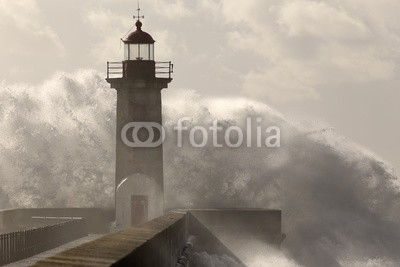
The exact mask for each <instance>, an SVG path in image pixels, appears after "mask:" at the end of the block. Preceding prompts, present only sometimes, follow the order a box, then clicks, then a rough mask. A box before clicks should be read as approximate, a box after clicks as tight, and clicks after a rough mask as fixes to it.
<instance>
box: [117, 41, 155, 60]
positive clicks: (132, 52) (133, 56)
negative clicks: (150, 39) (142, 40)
mask: <svg viewBox="0 0 400 267" xmlns="http://www.w3.org/2000/svg"><path fill="white" fill-rule="evenodd" d="M124 50H125V51H124V54H125V56H124V59H125V60H154V44H125V49H124Z"/></svg>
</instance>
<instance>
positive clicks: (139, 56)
mask: <svg viewBox="0 0 400 267" xmlns="http://www.w3.org/2000/svg"><path fill="white" fill-rule="evenodd" d="M122 41H123V42H124V60H148V61H154V42H155V41H154V39H153V37H151V35H150V34H148V33H147V32H144V31H142V22H141V21H140V20H138V21H136V31H134V32H132V33H130V34H129V35H128V36H127V37H126V38H125V39H123V40H122Z"/></svg>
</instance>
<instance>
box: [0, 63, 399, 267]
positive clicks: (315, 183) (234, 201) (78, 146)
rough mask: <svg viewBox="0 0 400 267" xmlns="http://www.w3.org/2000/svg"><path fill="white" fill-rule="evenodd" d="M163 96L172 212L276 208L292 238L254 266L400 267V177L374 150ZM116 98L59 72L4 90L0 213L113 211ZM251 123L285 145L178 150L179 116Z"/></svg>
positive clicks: (99, 80) (186, 97)
mask: <svg viewBox="0 0 400 267" xmlns="http://www.w3.org/2000/svg"><path fill="white" fill-rule="evenodd" d="M168 90H169V91H168ZM168 90H167V91H165V92H164V93H163V94H164V114H165V118H164V124H165V125H166V130H167V139H166V143H165V149H164V159H165V183H166V188H165V190H166V192H165V194H166V202H167V204H168V205H169V206H170V207H177V206H179V207H188V208H190V207H232V206H234V207H258V208H277V209H281V210H282V212H283V229H284V232H285V233H286V235H287V238H286V240H285V241H284V243H283V247H282V251H281V252H277V253H272V254H266V253H258V254H252V253H253V252H252V251H249V252H248V253H247V254H245V255H248V256H254V257H253V259H254V264H253V265H252V266H263V265H262V264H263V263H265V262H267V263H268V262H269V261H272V262H275V263H274V264H273V265H274V266H296V265H300V266H340V265H342V266H362V265H363V264H364V265H366V266H378V265H384V266H391V265H392V266H395V265H396V264H397V265H398V264H399V262H400V213H399V210H400V198H399V197H400V194H399V189H398V188H397V187H396V185H395V181H396V180H397V178H396V177H395V176H394V174H393V171H392V170H391V168H390V167H389V166H388V165H386V164H385V163H384V162H382V161H381V160H379V159H378V158H376V157H375V156H374V155H373V153H366V152H365V151H364V150H363V149H360V148H359V147H357V146H355V145H353V144H352V143H351V142H349V141H347V140H346V139H345V138H343V137H341V136H340V135H338V134H337V133H336V132H335V131H334V129H332V128H330V127H326V126H322V125H321V126H318V125H317V126H315V125H314V126H313V127H299V126H298V125H296V123H295V122H289V121H288V120H286V119H285V118H284V116H282V115H281V114H279V112H276V111H274V110H273V109H271V108H269V107H268V106H267V105H264V104H262V103H258V102H255V101H250V100H246V99H229V98H220V99H205V98H203V97H201V96H199V95H197V94H196V93H195V92H193V91H174V90H170V89H168ZM115 99H116V93H115V92H114V91H113V90H111V89H109V86H108V84H107V83H106V82H105V81H104V78H103V77H102V76H101V75H100V74H98V73H96V72H94V71H80V72H77V73H75V74H63V73H60V74H57V75H55V76H54V77H52V78H51V79H50V80H49V81H47V82H45V83H43V84H42V85H38V86H26V85H7V84H4V83H3V84H1V88H0V120H1V127H0V151H1V154H0V183H1V190H0V205H1V206H0V208H7V207H50V206H55V207H61V206H78V207H79V206H81V207H82V206H112V205H113V190H114V164H115V162H114V158H115V152H114V147H115V105H116V102H115ZM249 116H250V117H262V118H263V122H262V123H263V124H265V125H267V126H268V125H278V126H279V127H280V128H281V135H282V140H281V147H280V148H257V147H255V148H247V147H239V148H227V147H223V148H214V147H212V146H206V147H205V148H202V149H196V148H192V147H191V146H185V145H184V147H183V148H180V149H177V148H176V147H175V144H176V142H175V141H176V140H174V137H173V136H174V135H173V131H174V130H173V126H175V124H176V122H177V120H178V119H179V118H181V117H192V118H193V124H198V125H204V126H209V125H210V123H211V122H212V121H213V120H215V119H218V120H220V121H222V124H223V127H228V126H230V125H239V126H241V125H243V124H244V123H245V122H246V120H245V119H246V118H247V117H249ZM263 249H265V247H264V245H263V244H259V248H258V249H257V250H259V251H262V250H263ZM253 251H254V250H253ZM257 255H258V256H257ZM243 257H246V256H243ZM257 257H258V258H257ZM265 257H266V258H265ZM260 264H261V265H260ZM285 264H286V265H285Z"/></svg>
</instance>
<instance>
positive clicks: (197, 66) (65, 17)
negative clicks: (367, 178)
mask: <svg viewBox="0 0 400 267" xmlns="http://www.w3.org/2000/svg"><path fill="white" fill-rule="evenodd" d="M136 4H137V2H136V1H128V0H85V1H82V0H80V1H78V0H0V35H1V36H2V38H1V43H0V48H1V49H0V58H1V64H0V72H1V75H0V81H2V82H4V83H5V84H14V83H27V84H32V85H34V84H40V83H42V82H44V81H45V80H46V79H48V78H49V77H50V76H52V75H53V74H54V73H55V72H57V71H65V72H74V71H76V70H78V69H88V68H91V69H97V70H99V71H102V72H104V70H105V66H106V62H107V61H117V60H121V59H122V55H123V50H122V49H121V46H120V41H119V40H120V38H121V37H123V36H124V35H125V34H126V33H127V31H128V30H129V29H130V28H131V26H132V25H133V23H134V21H133V19H132V15H133V14H134V13H135V10H136ZM141 7H142V11H143V14H144V15H145V17H146V18H145V19H144V21H143V22H144V26H143V29H144V30H145V31H147V32H149V33H151V34H152V36H153V38H154V39H155V40H156V41H157V42H156V57H157V60H160V61H163V60H172V61H173V62H174V64H175V72H176V73H175V74H174V81H173V84H172V85H171V86H170V88H171V89H174V88H175V89H194V90H196V91H197V92H198V93H199V94H201V95H202V96H204V97H215V96H217V97H224V96H246V97H248V98H251V99H255V100H258V101H261V102H264V103H267V104H269V105H270V106H272V107H274V108H276V109H278V110H279V111H281V112H282V113H283V114H285V115H286V116H287V117H289V118H291V119H293V120H297V121H299V122H303V121H304V120H308V121H310V120H311V121H316V122H319V121H323V122H326V123H327V124H328V125H331V126H332V127H334V128H336V129H337V131H338V132H339V133H341V134H343V135H344V136H346V137H347V138H348V139H350V140H353V141H354V142H356V143H357V144H359V145H360V146H362V147H365V148H368V149H369V150H371V151H373V152H374V153H376V154H377V155H378V156H379V157H381V158H382V160H385V161H388V162H389V163H391V164H392V165H393V166H394V167H395V169H396V172H397V173H400V171H399V170H400V155H399V153H398V148H399V147H400V138H399V137H400V123H399V122H400V119H399V115H398V114H399V113H400V107H399V105H398V100H399V99H400V75H399V74H400V72H399V67H400V21H399V20H398V14H400V1H398V0H379V1H376V0H319V1H317V0H315V1H312V0H246V1H244V0H186V1H183V0H168V1H167V0H142V1H141ZM166 93H168V92H166ZM316 124H317V125H319V124H320V123H316Z"/></svg>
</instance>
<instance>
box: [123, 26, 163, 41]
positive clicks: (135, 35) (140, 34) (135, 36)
mask: <svg viewBox="0 0 400 267" xmlns="http://www.w3.org/2000/svg"><path fill="white" fill-rule="evenodd" d="M123 42H124V43H126V44H153V43H154V42H155V41H154V39H153V37H151V35H150V34H148V33H147V32H144V31H142V22H141V21H140V20H138V21H136V31H134V32H131V33H130V34H129V35H128V36H127V37H126V38H125V39H124V40H123Z"/></svg>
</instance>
